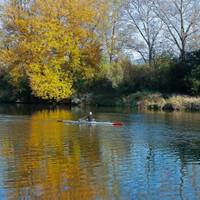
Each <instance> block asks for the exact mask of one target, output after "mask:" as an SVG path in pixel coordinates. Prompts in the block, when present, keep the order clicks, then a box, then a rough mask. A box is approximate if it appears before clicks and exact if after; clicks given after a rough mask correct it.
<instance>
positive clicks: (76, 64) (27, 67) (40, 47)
mask: <svg viewBox="0 0 200 200" xmlns="http://www.w3.org/2000/svg"><path fill="white" fill-rule="evenodd" d="M99 12H100V11H99V9H98V8H97V3H96V1H93V0H82V1H79V0H73V1H71V0H57V1H54V0H40V1H34V2H31V3H29V4H24V5H23V4H21V5H20V6H19V5H16V4H10V5H6V7H5V10H4V15H3V16H2V20H3V26H4V27H5V28H6V29H7V36H6V37H7V38H8V39H9V41H11V42H10V44H12V45H11V46H10V48H9V50H4V51H3V54H2V56H1V59H2V60H3V61H4V62H5V63H7V64H9V66H10V67H11V69H12V73H13V75H15V76H20V75H21V73H24V74H27V75H28V76H29V81H30V86H31V88H32V91H33V94H34V95H35V96H38V97H42V98H50V99H51V98H55V99H57V100H59V99H61V98H66V97H69V96H70V95H71V94H72V92H73V90H72V85H73V80H75V79H76V78H77V76H80V75H81V76H82V77H83V78H90V77H92V75H93V73H94V69H95V68H96V66H98V64H99V62H100V58H101V57H100V53H101V50H100V42H99V41H98V39H97V37H96V36H95V32H94V31H95V27H98V26H97V25H98V19H97V16H98V15H99V14H98V13H99Z"/></svg>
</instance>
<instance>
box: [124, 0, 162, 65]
mask: <svg viewBox="0 0 200 200" xmlns="http://www.w3.org/2000/svg"><path fill="white" fill-rule="evenodd" d="M125 2H126V4H125V5H126V6H125V12H126V13H127V23H128V24H132V25H133V26H134V27H135V28H136V29H137V31H138V33H139V35H137V39H135V41H136V42H134V41H132V40H130V38H132V37H133V36H132V35H131V36H130V35H129V38H127V40H126V43H127V47H128V48H131V49H133V50H135V51H136V52H138V53H139V54H140V55H141V56H142V58H143V60H144V61H145V63H147V62H149V64H150V66H152V65H153V53H154V51H155V45H156V42H157V39H158V36H159V34H160V32H161V30H162V27H163V22H162V21H161V20H160V19H159V18H158V17H157V16H156V15H155V13H154V12H153V10H152V8H153V7H154V2H153V1H149V0H126V1H125Z"/></svg>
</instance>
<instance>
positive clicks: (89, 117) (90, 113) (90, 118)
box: [87, 112, 93, 122]
mask: <svg viewBox="0 0 200 200" xmlns="http://www.w3.org/2000/svg"><path fill="white" fill-rule="evenodd" d="M87 119H88V121H89V122H91V121H93V117H92V112H89V115H88V116H87Z"/></svg>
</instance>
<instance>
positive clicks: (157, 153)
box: [0, 104, 200, 199]
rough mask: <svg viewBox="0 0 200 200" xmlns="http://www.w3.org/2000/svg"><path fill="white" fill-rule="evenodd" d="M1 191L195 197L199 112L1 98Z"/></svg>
mask: <svg viewBox="0 0 200 200" xmlns="http://www.w3.org/2000/svg"><path fill="white" fill-rule="evenodd" d="M89 111H92V112H93V117H94V118H95V119H98V120H102V121H112V122H122V123H123V126H111V125H93V126H88V125H84V124H82V125H68V124H65V123H58V122H57V120H58V119H61V120H77V119H79V118H82V117H84V116H86V115H88V113H89ZM0 197H1V199H17V198H20V199H38V198H39V199H48V198H49V199H159V198H165V199H166V198H168V199H199V198H200V113H199V112H196V113H195V112H193V113H191V112H164V111H135V110H131V109H125V108H109V107H106V108H104V107H103V108H102V107H91V108H89V107H88V108H79V107H67V106H63V107H51V106H47V105H12V104H11V105H10V104H0Z"/></svg>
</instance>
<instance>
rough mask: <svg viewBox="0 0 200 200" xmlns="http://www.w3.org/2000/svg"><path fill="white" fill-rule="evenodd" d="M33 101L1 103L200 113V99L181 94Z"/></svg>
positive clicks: (100, 95) (80, 96)
mask: <svg viewBox="0 0 200 200" xmlns="http://www.w3.org/2000/svg"><path fill="white" fill-rule="evenodd" d="M31 100H32V101H20V100H17V101H5V100H4V101H1V99H0V103H18V104H19V103H21V104H24V103H25V104H26V103H31V104H58V105H61V104H64V105H65V104H67V105H75V106H81V107H84V106H111V107H131V108H135V109H138V110H146V109H153V110H186V111H189V110H190V111H200V97H192V96H188V95H179V94H162V93H159V92H154V93H153V92H144V91H143V92H136V93H132V94H130V95H128V96H122V97H120V96H118V95H117V93H115V92H114V91H105V92H91V93H89V92H88V93H84V94H75V95H74V96H72V98H71V99H63V100H61V101H60V102H58V103H56V102H52V101H47V100H42V99H39V98H34V99H33V98H32V99H31Z"/></svg>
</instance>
